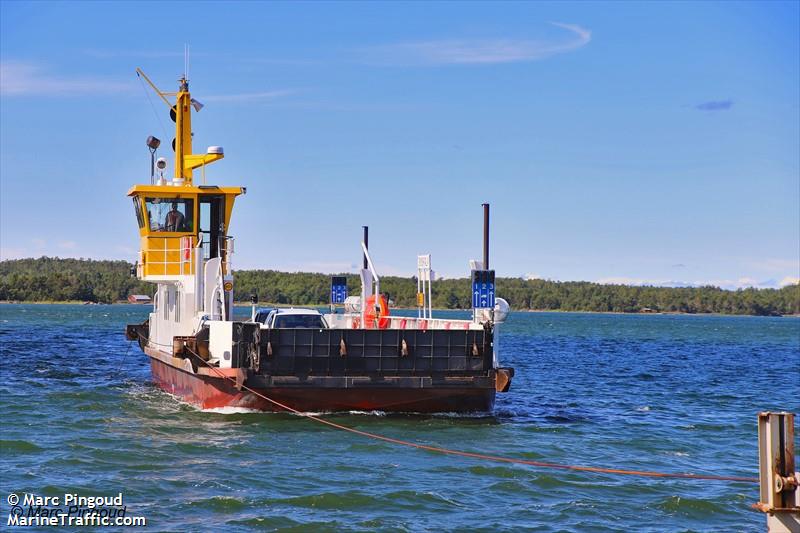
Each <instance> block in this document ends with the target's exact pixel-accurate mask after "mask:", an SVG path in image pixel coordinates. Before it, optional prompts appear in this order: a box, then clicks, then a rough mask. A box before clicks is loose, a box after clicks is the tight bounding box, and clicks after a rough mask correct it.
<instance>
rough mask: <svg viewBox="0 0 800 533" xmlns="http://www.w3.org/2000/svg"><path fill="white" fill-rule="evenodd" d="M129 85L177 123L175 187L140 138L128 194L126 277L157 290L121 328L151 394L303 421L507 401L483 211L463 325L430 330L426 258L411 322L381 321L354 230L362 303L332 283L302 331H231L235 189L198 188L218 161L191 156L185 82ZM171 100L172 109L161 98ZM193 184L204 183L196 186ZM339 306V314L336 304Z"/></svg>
mask: <svg viewBox="0 0 800 533" xmlns="http://www.w3.org/2000/svg"><path fill="white" fill-rule="evenodd" d="M137 73H138V74H139V75H140V76H142V77H143V78H144V79H145V80H146V81H147V83H148V84H149V85H150V86H151V87H152V88H153V90H155V91H156V92H157V94H158V96H159V97H160V98H161V100H163V101H164V102H165V103H166V104H167V106H169V111H170V116H171V117H172V119H173V120H174V121H175V139H174V140H173V143H172V145H173V148H174V151H175V156H174V157H175V161H174V177H173V178H172V179H166V178H164V176H163V171H164V169H165V168H166V165H167V162H166V160H165V159H163V158H159V159H158V163H157V164H156V160H155V154H156V150H157V148H158V147H159V145H160V141H159V140H158V139H156V138H154V137H149V138H148V142H147V145H148V147H149V148H150V155H151V166H150V169H151V170H150V183H149V184H141V185H134V186H133V187H132V188H131V189H130V190H129V191H128V196H130V197H131V199H132V200H133V207H134V211H135V214H136V222H137V225H138V229H139V236H140V250H139V252H138V260H137V261H136V265H135V267H134V268H135V275H136V277H138V278H139V279H140V280H143V281H147V282H151V283H153V284H155V285H156V288H155V294H154V296H153V310H152V312H151V313H150V314H149V317H148V319H147V320H146V321H145V322H144V323H142V324H131V325H128V326H127V328H126V336H127V338H128V339H129V340H134V341H137V342H138V344H139V346H140V347H141V349H142V350H143V352H144V353H145V354H146V355H147V356H148V357H149V360H150V367H151V370H152V376H153V380H154V382H155V383H156V384H157V385H158V386H159V387H160V388H161V389H163V390H164V391H166V392H168V393H170V394H173V395H175V396H176V397H178V398H179V399H181V400H183V401H185V402H188V403H190V404H193V405H196V406H197V407H199V408H202V409H212V408H222V407H239V408H249V409H255V410H262V411H279V410H281V409H282V407H279V404H281V405H285V406H288V407H290V408H292V409H296V410H298V411H304V412H309V411H313V412H333V411H383V412H416V413H432V412H457V413H463V412H489V411H491V410H492V409H493V407H494V402H495V396H496V393H497V392H506V391H507V390H508V389H509V387H510V384H511V379H512V377H513V374H514V370H513V369H512V368H506V367H501V366H499V362H498V361H499V353H498V352H499V337H498V329H499V325H500V323H501V322H502V320H503V318H504V316H505V314H507V312H508V307H507V304H505V302H504V301H503V300H502V299H501V298H495V296H494V272H493V271H490V270H488V205H485V208H484V217H485V218H484V260H483V262H478V261H475V262H473V264H472V266H473V267H474V268H473V272H472V274H473V289H474V299H473V300H474V301H473V304H474V306H473V307H474V309H473V315H472V319H470V320H454V319H449V318H448V319H446V318H434V317H433V313H432V309H431V304H430V283H431V280H432V275H431V270H430V256H419V257H418V266H419V274H420V275H419V278H418V288H419V290H418V294H417V297H418V304H419V309H418V313H417V316H416V317H405V316H395V315H392V314H391V312H390V310H389V304H388V300H387V298H386V295H384V294H382V293H381V291H380V277H379V276H378V274H377V272H376V270H375V267H374V264H373V262H372V258H371V257H370V255H369V249H368V246H367V245H368V234H367V230H366V228H365V230H364V239H363V241H362V243H361V248H362V250H361V252H362V256H363V268H362V269H361V272H360V277H361V295H360V296H357V297H352V296H351V297H347V298H345V297H346V284H345V285H342V280H341V278H334V279H333V280H332V281H333V285H332V291H331V297H332V302H331V308H330V311H331V312H329V313H326V314H323V315H321V316H322V318H323V319H324V320H321V321H320V322H318V323H315V324H314V325H313V326H312V327H309V325H308V324H299V323H297V322H295V323H291V322H288V323H287V322H285V321H284V322H281V321H279V320H272V321H271V322H269V323H264V322H262V321H257V320H255V318H256V313H255V308H254V310H253V314H252V315H251V318H250V320H234V316H233V305H234V298H233V294H234V276H233V266H232V258H233V254H234V239H233V237H232V236H231V235H230V234H229V233H228V228H229V226H230V221H231V215H232V213H233V208H234V204H235V202H236V200H237V198H238V197H240V196H243V195H244V194H245V193H246V188H245V187H241V186H218V185H207V184H206V183H205V167H206V166H207V165H209V164H211V163H214V162H216V161H219V160H220V159H222V158H223V157H224V150H223V149H222V148H221V147H218V146H212V147H209V148H208V150H207V151H206V153H204V154H194V153H192V122H191V121H192V111H195V112H196V111H199V109H200V108H201V107H202V104H200V103H199V102H198V101H196V100H194V99H193V98H192V97H191V94H190V93H189V84H188V81H187V79H186V76H184V77H183V78H181V79H180V81H179V84H180V85H179V89H178V91H177V93H165V92H161V91H160V90H159V89H158V88H157V87H156V86H155V85H154V84H153V83H152V82H151V81H150V80H149V78H147V76H146V75H145V74H144V72H142V71H141V70H140V69H137ZM173 96H174V97H175V102H174V104H173V103H172V102H171V101H170V100H169V99H168V97H173ZM156 167H157V168H158V169H159V170H160V171H161V172H160V173H161V175H160V177H159V176H156V174H157V172H156ZM197 172H199V173H201V176H202V184H199V183H196V182H195V173H197ZM426 289H427V290H426ZM254 300H255V299H254ZM343 301H344V302H346V304H347V305H345V306H344V308H343V309H341V308H337V307H336V306H335V305H334V304H335V303H340V304H341V303H342V302H343ZM362 303H363V305H362ZM298 325H299V326H302V327H298ZM293 326H294V327H293ZM268 399H271V400H273V401H269V400H268ZM273 402H277V403H273Z"/></svg>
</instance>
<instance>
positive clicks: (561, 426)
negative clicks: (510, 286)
mask: <svg viewBox="0 0 800 533" xmlns="http://www.w3.org/2000/svg"><path fill="white" fill-rule="evenodd" d="M148 311H149V307H148V306H135V305H113V306H108V305H92V306H88V305H87V306H81V305H0V360H2V365H1V366H0V413H2V426H0V428H1V429H0V452H2V453H0V472H2V473H1V474H0V521H2V523H3V525H6V522H7V518H8V514H7V513H9V512H10V509H11V507H12V506H11V504H10V503H9V500H8V498H9V495H10V494H16V495H19V497H20V498H21V497H22V496H23V495H25V494H34V495H37V496H42V497H45V496H50V497H61V498H63V497H64V495H67V494H71V495H76V497H78V496H82V497H116V496H117V495H118V494H120V493H121V494H122V497H123V498H124V507H125V511H124V513H125V514H127V515H128V516H133V515H135V516H142V517H145V518H146V520H147V525H148V528H149V529H154V530H158V531H200V530H215V531H221V530H225V531H251V530H276V529H284V528H287V529H291V530H295V531H326V530H327V531H341V530H355V531H373V530H387V531H389V530H392V531H396V530H400V531H402V530H405V531H425V530H464V531H466V530H470V531H474V530H484V531H494V530H531V531H631V530H637V531H659V532H660V531H686V530H692V531H762V530H763V528H764V523H765V519H764V516H763V515H762V514H761V513H759V512H756V511H754V510H752V509H751V508H750V505H751V504H752V503H754V502H756V501H757V500H758V485H757V484H754V483H746V482H725V481H701V480H686V479H653V478H639V477H630V476H614V475H608V474H594V473H585V472H574V471H561V470H548V469H543V468H537V467H529V466H517V465H510V464H502V463H490V462H486V461H481V460H475V459H469V458H464V457H453V456H443V455H437V454H435V453H431V452H425V451H420V450H415V449H409V448H403V447H399V446H396V445H393V444H389V443H386V442H378V441H374V440H370V439H367V438H363V437H360V436H357V435H353V434H349V433H345V432H341V431H336V430H333V429H331V428H329V427H325V426H322V425H321V424H318V423H315V422H313V421H310V420H305V419H300V418H297V417H296V416H292V415H286V414H264V413H253V412H238V411H237V410H216V411H210V412H204V411H200V410H197V409H195V408H193V407H191V406H188V405H185V404H183V403H180V402H178V401H177V400H175V399H174V398H173V397H171V396H170V395H168V394H166V393H164V392H161V391H160V390H158V389H156V388H155V387H154V386H153V384H152V382H151V380H150V370H149V364H148V361H147V358H146V357H145V356H144V355H143V354H142V353H141V351H140V350H139V348H138V346H136V345H135V344H133V343H130V342H128V341H126V340H125V337H124V326H125V324H128V323H136V322H141V321H142V320H144V319H145V318H146V316H147V313H148ZM237 311H238V312H240V313H242V314H244V313H245V312H246V311H247V310H246V309H239V310H237ZM443 314H445V315H447V316H451V317H454V318H455V317H459V318H464V317H466V316H467V314H466V313H459V312H451V313H443ZM501 330H502V333H501V335H502V356H501V364H503V365H505V366H513V367H514V368H515V369H516V376H515V378H514V380H513V384H512V386H511V390H510V392H509V393H507V394H499V395H498V397H497V405H496V409H495V411H494V413H492V414H490V415H470V416H467V415H453V414H442V415H435V416H421V415H387V414H385V413H380V412H370V413H350V414H336V415H323V416H324V417H325V418H327V419H330V420H333V421H335V422H337V423H339V424H345V425H348V426H351V427H354V428H357V429H360V430H365V431H369V432H374V433H379V434H381V435H386V436H389V437H395V438H400V439H406V440H410V441H414V442H419V443H426V444H432V445H435V446H442V447H447V448H453V449H458V450H465V451H477V452H483V453H488V454H494V455H506V456H509V457H518V458H525V459H531V460H536V461H544V462H555V463H564V464H575V465H588V466H605V467H613V468H622V469H636V470H655V471H664V472H692V473H708V474H714V475H733V476H748V477H755V476H757V468H758V457H757V435H756V413H758V412H759V411H763V410H789V411H793V412H796V413H797V412H800V384H799V383H800V380H798V369H800V320H798V319H797V318H765V317H722V316H679V315H603V314H577V313H512V314H511V315H510V317H509V318H508V320H507V322H506V323H505V324H504V325H503V326H502V327H501ZM798 450H799V451H800V448H798ZM24 511H25V512H28V508H27V507H26V508H24ZM65 511H66V510H65ZM119 512H120V511H119V510H116V511H113V512H109V513H110V516H114V514H113V513H117V514H119ZM28 529H30V528H28ZM48 529H50V530H52V528H48Z"/></svg>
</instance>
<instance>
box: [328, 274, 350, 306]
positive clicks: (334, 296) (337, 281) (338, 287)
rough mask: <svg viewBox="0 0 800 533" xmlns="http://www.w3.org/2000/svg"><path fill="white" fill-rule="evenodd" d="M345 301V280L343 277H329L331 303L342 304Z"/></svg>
mask: <svg viewBox="0 0 800 533" xmlns="http://www.w3.org/2000/svg"><path fill="white" fill-rule="evenodd" d="M346 299H347V278H346V277H344V276H333V277H331V303H332V304H343V303H344V301H345V300H346Z"/></svg>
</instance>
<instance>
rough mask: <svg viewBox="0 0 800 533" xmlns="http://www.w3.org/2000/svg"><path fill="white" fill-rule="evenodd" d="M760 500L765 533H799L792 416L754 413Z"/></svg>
mask: <svg viewBox="0 0 800 533" xmlns="http://www.w3.org/2000/svg"><path fill="white" fill-rule="evenodd" d="M758 475H759V495H760V501H759V502H758V503H756V504H754V505H753V507H754V508H756V509H758V510H759V511H761V512H763V513H766V514H767V531H768V532H769V533H800V488H798V485H800V473H799V472H795V462H794V414H793V413H786V412H780V413H772V412H764V413H758Z"/></svg>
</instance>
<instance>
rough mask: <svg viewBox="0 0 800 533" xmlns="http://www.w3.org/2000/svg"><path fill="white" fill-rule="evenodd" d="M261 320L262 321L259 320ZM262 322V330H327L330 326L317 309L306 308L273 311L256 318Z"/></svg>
mask: <svg viewBox="0 0 800 533" xmlns="http://www.w3.org/2000/svg"><path fill="white" fill-rule="evenodd" d="M259 318H261V320H258V319H259ZM256 319H257V321H258V322H261V328H262V329H272V328H304V329H326V328H327V327H328V324H327V323H325V318H324V317H323V316H322V313H320V312H319V311H317V310H316V309H305V308H302V307H300V308H294V307H290V308H284V309H273V310H272V311H270V312H269V313H267V314H266V316H264V315H263V314H261V316H256Z"/></svg>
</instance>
